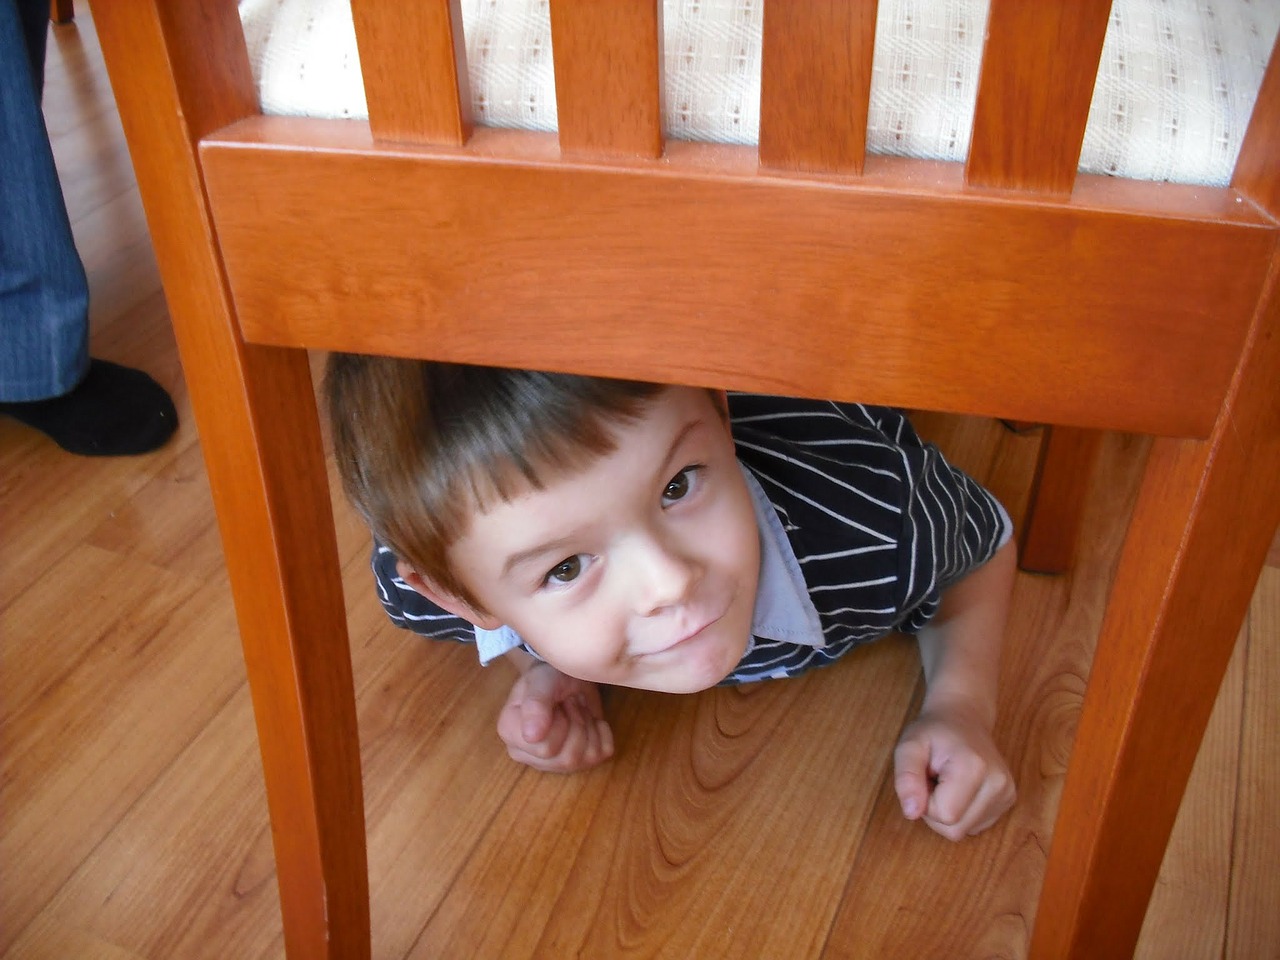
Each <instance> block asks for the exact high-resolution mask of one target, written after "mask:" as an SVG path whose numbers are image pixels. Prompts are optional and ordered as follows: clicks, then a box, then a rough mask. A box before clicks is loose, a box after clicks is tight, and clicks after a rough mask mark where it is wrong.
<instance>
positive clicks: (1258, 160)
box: [1231, 36, 1280, 217]
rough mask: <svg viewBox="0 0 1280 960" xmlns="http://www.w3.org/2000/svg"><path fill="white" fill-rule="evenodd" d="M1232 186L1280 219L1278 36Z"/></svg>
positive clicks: (1279, 57) (1279, 77) (1237, 161)
mask: <svg viewBox="0 0 1280 960" xmlns="http://www.w3.org/2000/svg"><path fill="white" fill-rule="evenodd" d="M1231 185H1232V186H1233V187H1235V188H1236V189H1237V190H1239V191H1240V192H1241V193H1244V194H1247V195H1248V196H1249V197H1250V199H1252V200H1254V201H1255V202H1256V203H1258V204H1259V205H1260V206H1262V207H1263V208H1264V209H1266V210H1267V211H1268V212H1269V213H1270V214H1271V215H1272V216H1274V217H1280V36H1278V37H1276V42H1275V46H1274V47H1272V49H1271V62H1270V63H1269V64H1267V72H1266V74H1265V75H1264V76H1263V78H1262V88H1261V89H1260V90H1259V91H1258V99H1257V101H1256V102H1255V103H1254V105H1253V116H1252V118H1250V120H1249V130H1248V132H1246V133H1245V137H1244V143H1243V144H1242V145H1241V147H1240V156H1239V158H1238V159H1237V160H1236V170H1235V176H1234V177H1232V179H1231Z"/></svg>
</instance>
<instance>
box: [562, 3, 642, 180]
mask: <svg viewBox="0 0 1280 960" xmlns="http://www.w3.org/2000/svg"><path fill="white" fill-rule="evenodd" d="M660 8H661V2H660V0H611V2H609V3H600V2H598V0H552V3H551V46H552V50H553V54H554V57H555V69H556V109H557V112H558V113H559V118H560V119H559V123H560V148H561V150H563V151H564V152H565V153H570V154H576V155H586V156H631V157H657V156H661V155H662V21H661V19H660V18H661V13H660Z"/></svg>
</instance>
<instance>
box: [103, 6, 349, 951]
mask: <svg viewBox="0 0 1280 960" xmlns="http://www.w3.org/2000/svg"><path fill="white" fill-rule="evenodd" d="M93 12H94V21H95V26H96V28H97V32H98V39H99V41H100V43H101V45H102V52H103V60H104V62H105V63H106V66H107V72H108V74H109V75H110V77H111V86H112V89H113V91H114V92H115V96H116V102H117V105H118V106H119V109H120V119H121V123H122V124H123V126H124V130H125V135H126V137H127V138H128V139H129V147H130V151H131V153H132V155H133V157H134V160H135V172H136V173H137V178H138V189H139V192H140V193H141V195H142V200H143V206H144V208H145V209H146V213H147V223H148V225H149V226H150V228H151V236H152V238H153V242H154V245H155V251H156V261H157V263H158V265H159V267H160V275H161V278H162V280H163V281H164V290H165V297H166V299H167V301H168V304H169V310H170V313H171V314H172V317H173V328H174V334H175V336H176V338H177V341H178V352H179V354H180V356H181V358H182V367H183V372H184V374H185V376H186V381H187V387H188V389H189V391H190V395H191V405H192V408H193V410H194V411H195V419H196V422H197V424H198V426H199V428H200V443H201V447H202V449H203V451H204V456H205V466H206V468H207V471H208V474H209V486H210V489H211V491H212V493H213V502H214V507H215V509H216V510H217V514H218V522H219V525H220V528H221V532H222V541H223V552H224V554H225V556H226V562H227V570H228V573H229V575H230V580H231V589H232V593H233V595H234V597H235V604H236V616H237V619H238V621H239V624H240V640H241V643H242V645H243V647H244V655H245V666H246V669H247V673H248V678H249V686H250V691H251V693H252V695H253V705H254V716H255V719H256V721H257V725H258V741H259V747H260V749H261V752H262V766H263V773H264V775H265V780H266V786H267V802H268V805H269V808H270V814H271V824H272V837H273V840H274V843H275V855H276V873H277V878H278V882H279V887H280V906H281V913H282V915H283V923H284V939H285V949H286V951H287V953H288V955H289V956H290V957H291V958H292V957H296V958H302V957H305V958H308V960H311V958H316V960H362V958H367V957H368V956H369V952H370V943H369V892H368V891H369V883H368V869H367V865H366V862H365V834H364V809H363V798H362V795H361V782H360V757H359V743H358V737H357V730H356V711H355V691H354V687H353V683H352V676H351V656H350V649H349V646H348V642H347V632H346V611H345V608H344V605H343V601H342V579H341V576H340V574H339V569H338V556H337V546H336V543H335V536H334V529H333V517H332V514H331V510H330V505H329V489H328V483H327V475H326V471H325V459H324V450H323V446H322V444H321V440H320V427H319V422H318V420H317V417H316V409H315V396H314V393H313V392H312V383H311V369H310V366H309V364H308V361H307V355H306V353H305V352H304V351H302V350H285V349H279V348H274V347H262V346H254V345H252V344H246V343H245V342H244V340H243V338H242V337H241V335H240V325H239V322H238V320H237V318H236V315H235V309H234V306H233V304H232V301H231V296H230V292H229V290H228V287H227V283H226V279H225V272H224V269H223V265H222V260H221V251H220V250H219V248H218V246H217V241H216V239H215V237H216V233H215V231H214V229H213V226H212V218H211V215H210V213H209V210H208V207H207V205H206V203H205V193H204V188H203V176H202V171H201V168H200V163H199V157H198V154H197V152H196V144H197V143H198V141H199V139H200V137H201V136H202V135H203V134H204V133H205V132H207V131H209V130H214V129H217V128H219V127H222V126H225V125H226V124H228V123H231V122H233V121H235V120H238V119H241V118H243V117H245V116H250V115H252V114H253V113H254V112H255V111H256V109H257V100H256V93H255V90H254V86H253V76H252V72H251V70H250V67H249V58H248V53H247V51H246V49H245V45H244V32H243V29H242V27H241V25H240V18H239V15H238V13H237V11H236V5H235V4H233V3H226V2H221V0H207V2H205V3H171V2H169V0H111V2H110V3H102V4H98V5H96V6H95V8H94V11H93ZM210 57H214V58H216V59H217V60H218V69H217V70H205V69H199V68H198V67H197V66H196V65H199V64H202V63H204V62H205V60H206V59H207V58H210ZM175 64H178V65H182V64H188V65H191V69H182V70H180V71H176V72H175V70H174V69H173V65H175Z"/></svg>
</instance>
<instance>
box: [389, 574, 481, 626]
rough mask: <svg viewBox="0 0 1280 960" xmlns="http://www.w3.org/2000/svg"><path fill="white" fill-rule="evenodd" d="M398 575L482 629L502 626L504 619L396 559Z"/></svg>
mask: <svg viewBox="0 0 1280 960" xmlns="http://www.w3.org/2000/svg"><path fill="white" fill-rule="evenodd" d="M396 575H397V576H398V577H399V578H400V579H401V580H403V581H404V582H405V583H407V584H408V585H409V586H411V587H413V589H414V590H415V591H417V592H418V593H420V594H422V595H423V596H424V597H426V598H427V599H428V600H430V601H431V602H432V603H434V604H435V605H436V606H437V607H439V608H440V609H442V610H447V611H448V612H449V613H452V614H453V615H454V616H455V617H461V618H462V619H463V620H466V621H467V622H468V623H472V624H474V625H475V626H477V627H480V628H481V629H482V630H497V629H498V628H499V627H500V626H502V621H500V620H499V619H498V618H497V617H494V616H491V615H490V614H487V613H484V612H483V611H481V610H477V609H476V608H475V607H473V606H471V604H469V603H467V602H466V601H465V600H463V599H462V598H461V597H459V596H456V595H455V594H452V593H450V592H449V591H447V590H441V589H440V588H439V587H437V586H436V585H435V584H434V583H432V582H431V581H430V580H427V579H426V578H425V577H423V576H422V574H420V573H418V571H417V570H415V569H413V567H411V566H409V564H407V563H405V562H404V561H403V560H396Z"/></svg>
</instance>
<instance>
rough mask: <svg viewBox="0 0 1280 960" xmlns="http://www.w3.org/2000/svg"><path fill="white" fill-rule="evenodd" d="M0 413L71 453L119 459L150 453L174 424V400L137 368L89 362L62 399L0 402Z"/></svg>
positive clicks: (175, 420) (158, 445)
mask: <svg viewBox="0 0 1280 960" xmlns="http://www.w3.org/2000/svg"><path fill="white" fill-rule="evenodd" d="M0 413H4V414H8V415H9V416H11V417H13V418H14V419H15V420H19V421H21V422H22V423H25V424H26V425H27V426H29V427H34V428H35V429H36V430H39V431H40V432H41V433H43V434H45V435H46V436H48V437H49V438H50V439H51V440H53V442H54V443H56V444H57V445H58V446H60V447H62V449H64V450H67V451H69V452H71V453H77V454H80V455H82V456H87V457H117V456H123V455H127V454H138V453H149V452H151V451H152V450H155V449H157V448H158V447H161V446H163V445H164V443H165V441H167V440H168V439H169V437H171V436H172V435H173V431H174V430H176V429H177V426H178V413H177V411H176V410H175V409H174V407H173V401H172V400H171V399H170V398H169V394H168V393H166V392H165V390H164V388H163V387H162V386H160V384H158V383H156V382H155V381H154V380H152V379H151V377H149V376H147V375H146V374H145V373H143V372H142V371H141V370H133V369H131V368H129V367H122V366H119V365H118V364H114V363H110V362H109V361H106V360H90V361H89V372H88V374H86V375H85V378H84V379H83V380H81V381H80V383H79V384H77V385H76V387H75V389H73V390H71V391H70V392H69V393H65V394H63V395H62V396H60V397H51V398H50V399H48V400H33V401H31V402H28V403H0Z"/></svg>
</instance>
